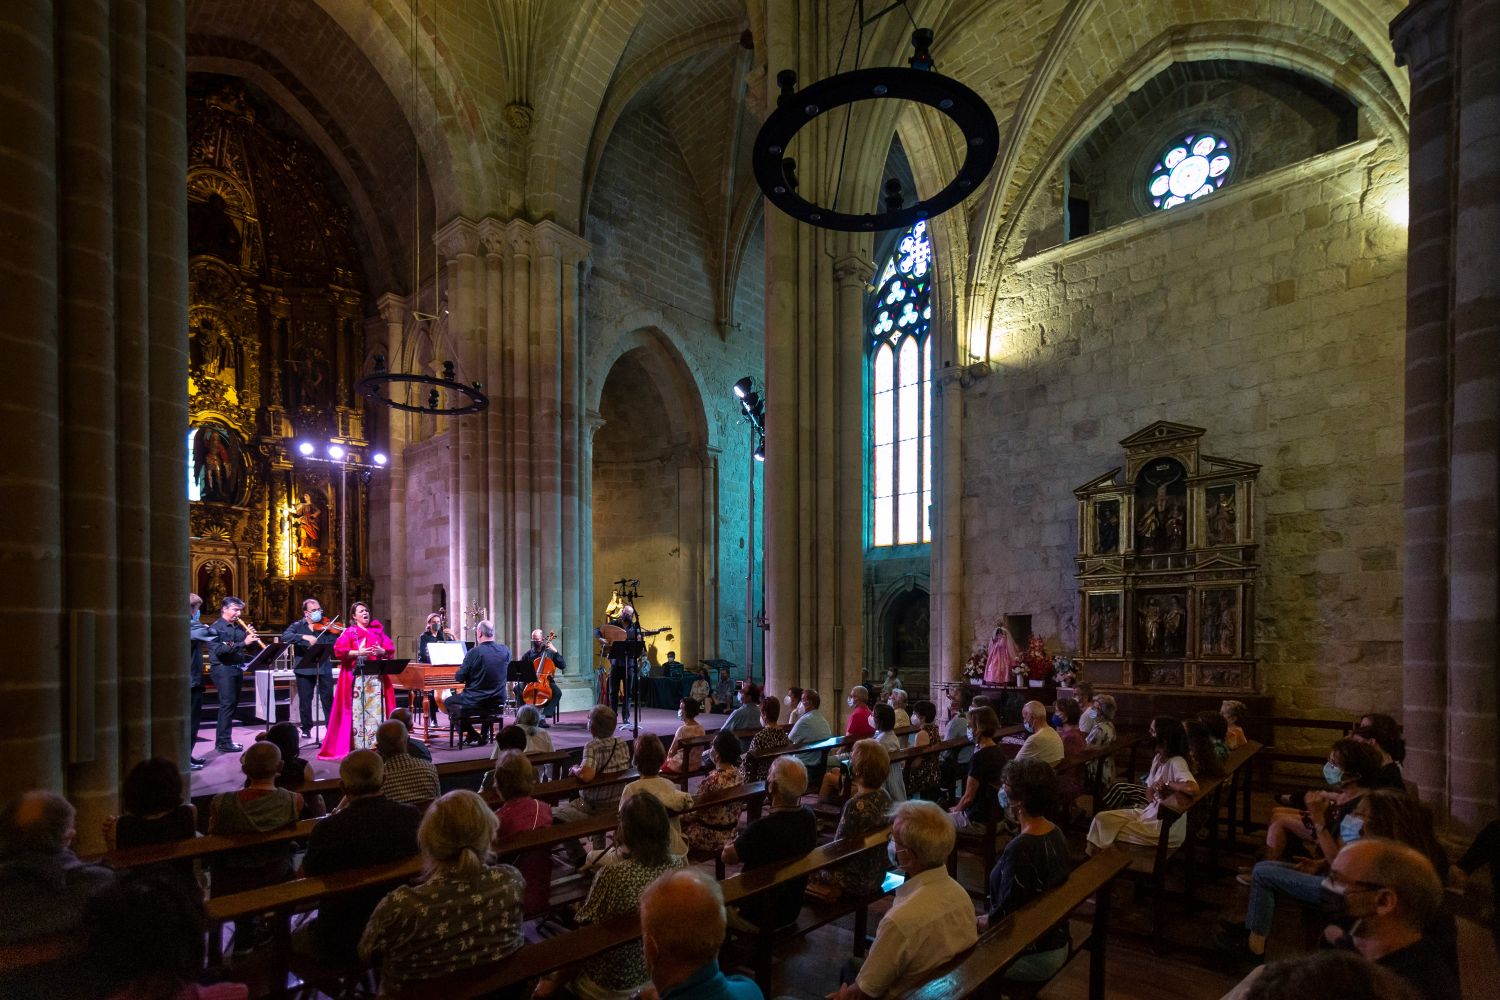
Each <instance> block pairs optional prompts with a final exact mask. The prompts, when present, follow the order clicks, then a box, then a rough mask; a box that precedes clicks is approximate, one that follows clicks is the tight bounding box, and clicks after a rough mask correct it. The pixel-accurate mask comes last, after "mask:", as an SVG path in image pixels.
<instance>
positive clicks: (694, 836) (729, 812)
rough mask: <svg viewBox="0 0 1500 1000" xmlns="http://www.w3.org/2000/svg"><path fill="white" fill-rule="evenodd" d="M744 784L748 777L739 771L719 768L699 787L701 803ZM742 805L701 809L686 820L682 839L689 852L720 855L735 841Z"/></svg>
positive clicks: (685, 818) (735, 804)
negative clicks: (711, 793) (716, 794)
mask: <svg viewBox="0 0 1500 1000" xmlns="http://www.w3.org/2000/svg"><path fill="white" fill-rule="evenodd" d="M744 783H745V777H744V775H742V774H741V773H740V769H739V768H737V767H716V768H714V769H713V771H711V772H709V774H708V775H707V776H706V777H705V778H704V779H703V783H702V784H700V785H699V786H698V796H697V797H698V799H699V800H700V801H701V800H702V799H703V797H704V796H705V795H707V794H708V793H709V792H713V791H719V790H722V789H725V788H735V787H738V786H739V785H742V784H744ZM743 808H744V806H743V804H741V803H738V802H735V803H731V804H729V805H723V806H715V807H714V808H712V809H699V810H697V811H696V812H693V813H690V814H689V815H688V816H686V817H684V818H683V823H682V836H683V838H684V839H685V840H687V845H688V850H689V851H691V852H697V853H712V854H718V853H719V852H720V851H722V850H723V849H724V845H725V844H727V843H729V842H730V841H731V840H733V839H734V835H735V833H736V832H737V831H738V830H739V825H740V811H741V810H742V809H743Z"/></svg>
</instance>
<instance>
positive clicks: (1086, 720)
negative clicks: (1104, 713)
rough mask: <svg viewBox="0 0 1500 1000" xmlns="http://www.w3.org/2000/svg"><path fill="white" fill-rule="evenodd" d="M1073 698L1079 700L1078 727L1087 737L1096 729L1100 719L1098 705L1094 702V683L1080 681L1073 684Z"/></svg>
mask: <svg viewBox="0 0 1500 1000" xmlns="http://www.w3.org/2000/svg"><path fill="white" fill-rule="evenodd" d="M1073 700H1074V701H1076V702H1078V728H1079V730H1081V731H1082V733H1083V735H1084V736H1085V737H1087V736H1088V734H1089V733H1091V732H1093V731H1094V723H1096V722H1098V721H1099V711H1098V706H1097V705H1095V704H1094V685H1092V684H1090V683H1089V682H1088V681H1079V682H1078V683H1077V684H1074V685H1073Z"/></svg>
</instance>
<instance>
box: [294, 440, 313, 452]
mask: <svg viewBox="0 0 1500 1000" xmlns="http://www.w3.org/2000/svg"><path fill="white" fill-rule="evenodd" d="M314 450H315V449H314V448H313V443H312V442H311V441H302V442H300V443H299V444H298V445H297V454H299V455H311V454H312V453H313V451H314Z"/></svg>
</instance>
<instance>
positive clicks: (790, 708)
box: [786, 687, 806, 729]
mask: <svg viewBox="0 0 1500 1000" xmlns="http://www.w3.org/2000/svg"><path fill="white" fill-rule="evenodd" d="M786 709H787V717H786V724H787V728H788V729H790V728H791V727H792V726H795V725H796V724H797V720H798V719H800V718H802V713H803V712H804V711H806V709H804V708H803V707H802V689H801V688H799V687H790V688H787V691H786Z"/></svg>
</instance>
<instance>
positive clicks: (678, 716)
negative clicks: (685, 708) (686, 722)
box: [677, 708, 682, 722]
mask: <svg viewBox="0 0 1500 1000" xmlns="http://www.w3.org/2000/svg"><path fill="white" fill-rule="evenodd" d="M677 721H678V722H681V721H682V709H680V708H679V709H678V710H677Z"/></svg>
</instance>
